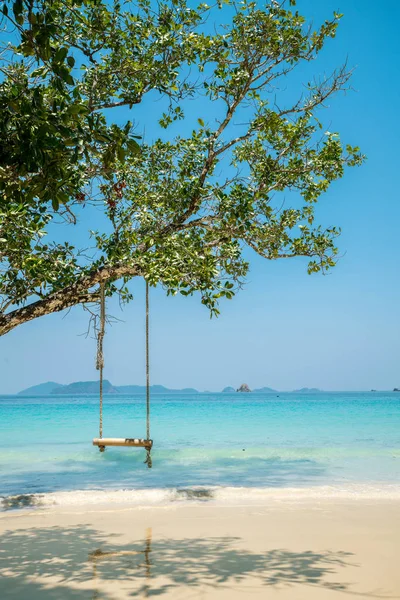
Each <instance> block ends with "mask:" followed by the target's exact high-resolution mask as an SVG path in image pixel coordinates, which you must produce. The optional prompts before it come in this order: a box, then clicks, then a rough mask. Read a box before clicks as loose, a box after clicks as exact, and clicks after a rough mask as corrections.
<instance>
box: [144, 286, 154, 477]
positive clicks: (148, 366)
mask: <svg viewBox="0 0 400 600" xmlns="http://www.w3.org/2000/svg"><path fill="white" fill-rule="evenodd" d="M149 338H150V336H149V284H148V282H147V281H146V439H147V440H149V439H150V352H149V345H150V344H149ZM150 451H151V447H149V446H147V448H146V453H147V454H146V460H145V461H144V462H145V464H146V465H147V466H148V467H149V469H151V467H152V460H151V454H150Z"/></svg>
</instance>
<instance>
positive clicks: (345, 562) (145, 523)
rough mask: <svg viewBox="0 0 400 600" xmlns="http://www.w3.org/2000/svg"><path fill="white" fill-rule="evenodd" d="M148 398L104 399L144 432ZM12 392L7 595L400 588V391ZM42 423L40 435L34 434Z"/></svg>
mask: <svg viewBox="0 0 400 600" xmlns="http://www.w3.org/2000/svg"><path fill="white" fill-rule="evenodd" d="M143 400H144V399H143V397H139V396H138V397H134V396H132V397H131V396H122V397H106V398H105V420H104V426H105V428H106V433H107V435H129V434H133V435H141V434H142V430H141V427H143ZM152 408H153V417H154V419H153V424H152V427H153V429H152V436H153V437H154V440H155V444H154V448H153V450H152V456H153V468H152V469H148V468H147V467H146V465H144V464H143V461H144V459H145V452H144V451H143V450H141V449H126V448H125V449H124V448H111V449H107V450H106V452H105V453H100V452H99V451H98V449H97V448H95V447H93V446H92V444H91V438H92V437H95V436H96V434H97V431H96V417H97V414H98V399H97V398H96V397H94V396H93V397H90V396H89V397H83V396H77V397H62V398H60V397H56V396H54V397H51V396H49V397H28V398H27V397H17V396H8V397H6V396H3V397H1V398H0V448H1V453H0V598H1V600H3V599H4V600H39V599H40V600H53V599H54V600H75V599H77V600H78V599H86V598H87V599H90V600H93V599H106V600H124V599H128V598H129V599H132V598H162V599H164V598H165V599H166V600H169V599H174V600H175V599H177V600H179V599H182V600H183V599H185V600H186V599H191V598H193V599H197V598H198V599H204V598H206V599H208V598H210V599H212V600H214V599H215V600H219V599H221V600H228V599H232V600H236V599H239V598H240V599H242V598H245V599H247V598H256V599H258V598H276V599H278V598H279V600H287V599H290V600H292V599H293V600H306V599H307V600H309V599H311V600H313V599H315V600H317V599H318V600H324V599H325V598H326V599H327V600H329V599H331V598H334V599H336V598H340V597H341V598H345V597H348V596H354V597H361V598H400V570H399V568H398V556H399V552H400V454H399V452H400V451H399V447H400V437H399V435H400V434H399V431H400V398H399V396H398V395H396V394H394V393H384V394H382V393H380V394H372V393H359V394H356V393H351V394H345V393H343V394H334V393H332V394H314V395H312V394H310V395H295V394H280V397H277V396H274V395H261V394H260V395H256V394H254V395H253V394H252V395H251V400H250V398H249V397H248V396H247V395H246V397H243V395H239V394H232V395H231V394H208V395H207V394H198V395H192V396H190V395H188V396H182V397H179V398H177V397H174V396H171V395H165V396H159V397H154V398H153V399H152ZM27 432H29V434H30V435H29V436H27V435H26V434H27Z"/></svg>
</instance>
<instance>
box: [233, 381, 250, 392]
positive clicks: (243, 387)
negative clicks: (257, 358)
mask: <svg viewBox="0 0 400 600" xmlns="http://www.w3.org/2000/svg"><path fill="white" fill-rule="evenodd" d="M236 391H237V392H251V389H250V388H249V386H248V385H247V383H242V385H241V386H240V387H239V388H238V389H237V390H236Z"/></svg>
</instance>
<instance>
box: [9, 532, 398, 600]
mask: <svg viewBox="0 0 400 600" xmlns="http://www.w3.org/2000/svg"><path fill="white" fill-rule="evenodd" d="M117 538H118V535H116V534H114V535H106V534H104V533H102V532H99V531H97V530H95V529H93V528H91V527H89V526H86V525H81V526H79V527H42V528H32V529H27V530H24V531H22V530H16V531H8V532H6V533H4V534H3V536H1V537H0V597H1V598H2V600H39V599H40V600H76V599H78V598H79V599H83V598H88V599H91V600H96V599H100V598H102V599H104V600H115V598H149V597H156V596H159V597H162V596H163V595H164V594H165V593H167V592H171V591H173V590H174V589H176V590H177V589H178V587H180V586H186V587H187V588H190V589H192V590H193V589H194V588H198V587H199V586H202V588H203V589H204V588H206V589H207V588H208V589H210V591H211V590H212V589H216V588H220V587H225V588H226V589H233V587H234V586H235V584H237V583H239V582H241V581H245V580H247V581H249V582H250V583H251V582H253V583H258V584H261V585H262V586H265V588H272V587H274V588H279V587H282V586H294V585H296V586H312V587H318V588H322V589H325V590H332V591H339V592H342V593H343V592H344V593H348V594H351V595H359V596H362V597H364V598H367V597H369V598H390V597H391V596H389V595H387V594H386V595H385V594H384V593H381V594H380V593H379V592H376V593H375V592H374V593H372V592H371V593H365V592H364V593H361V592H358V591H355V590H354V584H352V583H348V582H338V574H340V571H342V570H343V569H345V568H346V567H349V566H353V567H354V566H356V565H354V563H352V562H351V561H352V560H353V559H352V554H351V553H348V552H343V551H338V552H332V551H324V552H313V551H310V550H306V551H304V552H291V551H289V550H285V549H273V550H268V551H265V552H251V551H249V550H246V549H243V548H241V541H242V540H241V539H240V538H236V537H208V538H184V539H169V538H167V539H157V540H152V539H151V530H148V531H147V534H146V536H145V537H144V539H143V540H141V541H136V542H134V543H132V544H118V539H117ZM118 586H121V587H122V589H121V591H120V594H121V595H118V594H119V592H118V593H117V591H116V590H117V589H118ZM392 597H393V598H394V596H392Z"/></svg>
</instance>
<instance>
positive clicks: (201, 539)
mask: <svg viewBox="0 0 400 600" xmlns="http://www.w3.org/2000/svg"><path fill="white" fill-rule="evenodd" d="M399 540H400V502H399V501H396V500H386V501H385V500H376V499H370V500H368V499H367V498H363V499H362V500H360V499H345V500H343V499H342V500H340V499H335V500H332V499H329V498H326V499H321V498H320V499H314V500H312V499H311V498H308V499H306V500H304V501H303V502H298V501H294V500H293V499H291V500H288V499H286V500H285V499H281V500H280V501H279V502H278V501H276V500H275V501H272V502H271V503H269V505H264V506H262V505H248V506H246V505H240V506H239V505H238V506H223V505H216V504H214V503H213V502H211V503H210V502H203V503H200V502H195V503H192V504H191V505H189V504H188V503H183V504H182V503H181V504H179V505H176V504H175V505H169V506H162V507H161V506H158V507H151V508H146V507H144V506H142V507H138V506H136V507H129V506H121V505H120V506H116V505H109V504H108V505H107V504H97V505H93V504H90V505H84V504H82V505H75V506H55V507H46V508H38V509H36V510H34V511H32V510H25V511H13V512H8V513H7V512H5V513H2V514H1V515H0V548H1V550H0V597H1V598H3V599H7V600H8V599H15V600H17V599H18V600H25V599H30V600H39V599H40V600H52V599H54V600H56V599H57V600H60V599H66V600H73V599H80V598H88V599H89V598H91V599H95V598H103V599H109V600H123V599H128V598H129V599H130V598H153V597H154V598H162V599H165V600H169V599H177V600H178V599H181V598H182V599H189V598H193V599H197V598H199V599H203V598H210V599H211V598H212V599H213V600H214V599H215V600H228V599H239V598H240V599H242V598H257V599H258V598H277V599H278V598H279V599H281V600H286V599H299V600H303V599H304V600H306V599H314V598H315V599H318V600H324V599H325V598H326V599H327V600H329V599H330V598H335V599H336V598H337V599H339V598H346V597H349V596H354V597H361V598H399V597H400V571H399V568H398V554H399V549H400V542H399Z"/></svg>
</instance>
